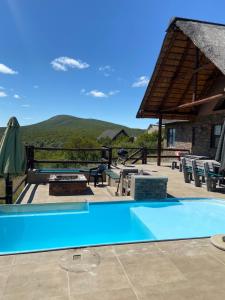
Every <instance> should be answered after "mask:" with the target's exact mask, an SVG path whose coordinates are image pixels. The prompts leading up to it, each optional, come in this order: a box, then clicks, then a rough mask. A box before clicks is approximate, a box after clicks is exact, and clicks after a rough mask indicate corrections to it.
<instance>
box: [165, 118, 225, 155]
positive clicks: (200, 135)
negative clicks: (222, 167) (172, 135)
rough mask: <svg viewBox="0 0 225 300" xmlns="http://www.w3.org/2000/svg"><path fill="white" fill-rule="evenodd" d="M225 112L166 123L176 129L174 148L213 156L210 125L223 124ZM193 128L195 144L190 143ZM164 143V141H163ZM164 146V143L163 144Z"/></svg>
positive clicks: (167, 127)
mask: <svg viewBox="0 0 225 300" xmlns="http://www.w3.org/2000/svg"><path fill="white" fill-rule="evenodd" d="M224 120H225V114H224V113H222V114H211V115H208V116H199V117H198V118H196V120H195V121H192V122H179V123H173V124H172V123H171V124H167V125H166V137H167V130H168V129H169V128H175V129H176V143H175V147H174V148H182V149H189V150H190V151H191V153H193V154H196V155H206V156H209V157H212V158H214V157H215V153H216V148H212V147H211V134H212V126H213V125H217V124H223V122H224ZM193 128H195V144H194V145H192V130H193ZM165 143H166V141H165ZM165 146H166V145H165Z"/></svg>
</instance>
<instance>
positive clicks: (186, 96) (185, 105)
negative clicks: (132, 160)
mask: <svg viewBox="0 0 225 300" xmlns="http://www.w3.org/2000/svg"><path fill="white" fill-rule="evenodd" d="M224 49H225V25H224V24H217V23H211V22H203V21H198V20H191V19H184V18H174V19H173V20H172V21H171V23H170V24H169V27H168V29H167V31H166V35H165V38H164V41H163V44H162V48H161V51H160V53H159V57H158V60H157V62H156V65H155V69H154V71H153V74H152V77H151V80H150V82H149V84H148V87H147V89H146V92H145V95H144V98H143V100H142V102H141V105H140V108H139V110H138V113H137V117H138V118H159V143H158V148H159V151H158V163H160V160H159V154H160V151H161V142H160V141H161V129H160V128H161V126H162V119H166V120H172V121H173V120H174V121H173V122H172V123H171V122H170V123H168V124H166V126H165V127H166V136H167V146H168V147H176V148H177V147H178V148H180V147H183V148H188V149H191V150H192V152H193V153H195V154H201V155H209V156H212V157H213V156H214V154H215V149H216V146H217V143H218V138H219V135H220V130H221V124H222V123H223V121H224V119H225V93H224V88H225V50H224ZM178 120H180V121H181V120H182V121H184V122H178Z"/></svg>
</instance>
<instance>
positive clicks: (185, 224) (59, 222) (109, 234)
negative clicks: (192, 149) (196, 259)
mask: <svg viewBox="0 0 225 300" xmlns="http://www.w3.org/2000/svg"><path fill="white" fill-rule="evenodd" d="M219 233H225V201H223V200H218V199H172V200H167V201H138V202H134V201H131V202H103V203H89V204H88V203H81V204H80V203H77V204H76V203H74V204H53V205H48V204H47V205H46V204H45V205H35V204H31V205H17V206H3V205H2V206H0V254H9V253H22V252H32V251H41V250H52V249H63V248H70V247H83V246H92V245H105V244H117V243H130V242H143V241H157V240H168V239H183V238H198V237H208V236H211V235H214V234H219Z"/></svg>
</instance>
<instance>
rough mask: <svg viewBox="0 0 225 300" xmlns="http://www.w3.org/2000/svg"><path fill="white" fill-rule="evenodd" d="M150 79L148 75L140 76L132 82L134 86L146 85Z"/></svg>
mask: <svg viewBox="0 0 225 300" xmlns="http://www.w3.org/2000/svg"><path fill="white" fill-rule="evenodd" d="M148 82H149V79H148V77H147V76H140V77H138V78H137V80H136V81H135V82H134V83H133V84H132V87H144V86H147V85H148Z"/></svg>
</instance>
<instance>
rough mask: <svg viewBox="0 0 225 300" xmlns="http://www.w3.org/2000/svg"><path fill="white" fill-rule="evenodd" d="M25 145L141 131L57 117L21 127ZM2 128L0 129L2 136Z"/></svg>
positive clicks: (110, 124) (132, 134)
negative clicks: (119, 130)
mask: <svg viewBox="0 0 225 300" xmlns="http://www.w3.org/2000/svg"><path fill="white" fill-rule="evenodd" d="M21 128H22V136H23V140H24V142H25V143H26V144H33V145H37V146H63V145H64V144H65V143H66V142H68V141H69V140H70V138H71V137H73V136H78V135H79V136H83V137H91V138H97V137H98V136H99V135H100V134H101V133H102V132H103V131H105V130H107V129H120V128H123V129H125V130H126V132H127V133H128V134H129V135H131V136H138V135H139V134H141V133H143V130H141V129H136V128H129V127H126V126H122V125H119V124H114V123H110V122H105V121H101V120H95V119H83V118H77V117H74V116H69V115H58V116H55V117H52V118H50V119H48V120H45V121H43V122H40V123H36V124H32V125H29V126H22V127H21ZM3 131H4V128H0V135H2V133H3Z"/></svg>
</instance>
